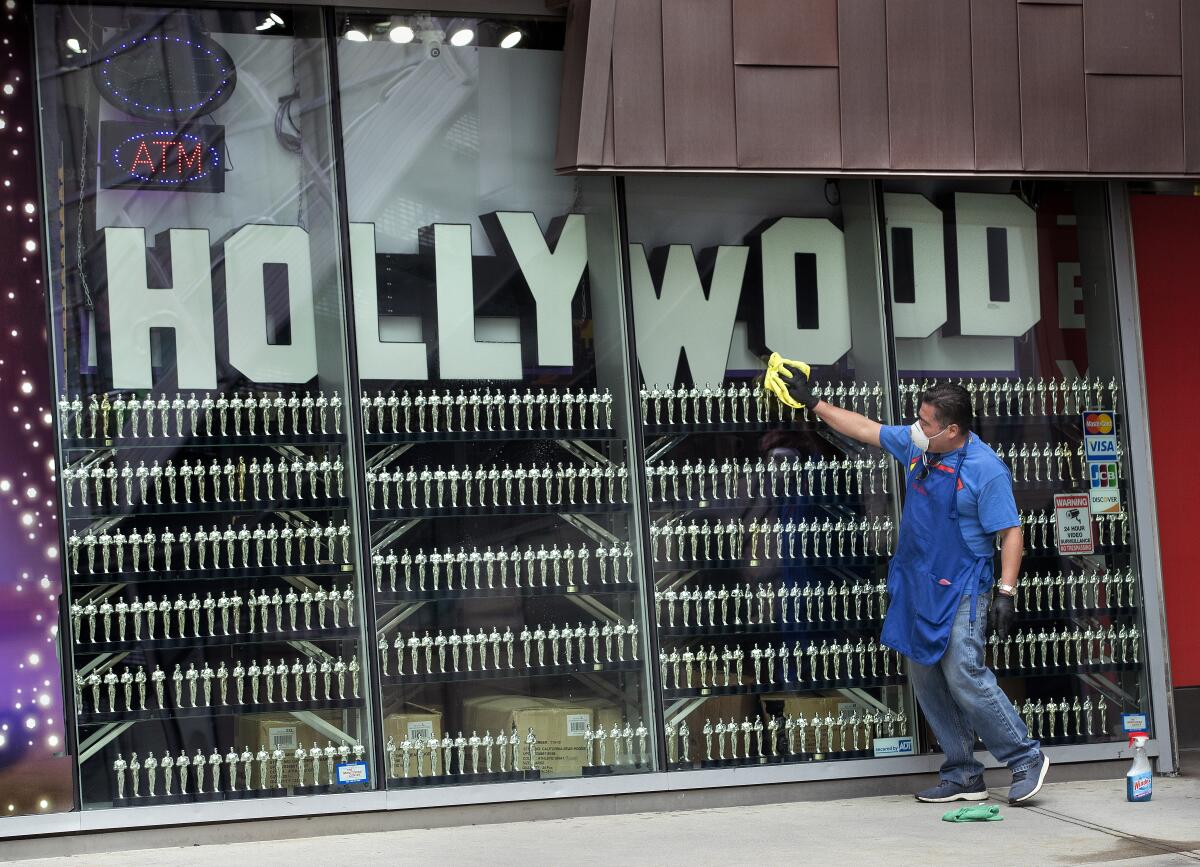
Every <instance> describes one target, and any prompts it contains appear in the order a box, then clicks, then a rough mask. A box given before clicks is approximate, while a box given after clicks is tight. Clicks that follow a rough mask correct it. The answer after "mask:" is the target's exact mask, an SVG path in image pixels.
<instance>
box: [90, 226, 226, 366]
mask: <svg viewBox="0 0 1200 867" xmlns="http://www.w3.org/2000/svg"><path fill="white" fill-rule="evenodd" d="M160 237H161V236H160ZM169 239H170V241H169V243H170V251H171V283H172V286H171V288H169V289H151V288H149V283H148V281H147V279H146V230H145V229H131V228H109V229H105V230H104V251H105V253H104V258H105V266H106V268H107V272H108V319H109V328H110V334H109V339H110V340H111V342H112V368H113V371H112V373H113V387H114V388H150V387H152V386H153V384H154V383H153V374H152V371H151V367H150V329H151V328H173V329H175V359H176V364H177V368H178V373H177V379H178V381H179V387H180V388H202V389H215V388H216V387H217V347H216V339H215V338H214V336H213V300H212V275H211V273H210V270H209V269H210V265H209V257H208V232H207V231H206V230H204V229H171V230H170V232H169Z"/></svg>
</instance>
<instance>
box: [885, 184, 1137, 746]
mask: <svg viewBox="0 0 1200 867" xmlns="http://www.w3.org/2000/svg"><path fill="white" fill-rule="evenodd" d="M885 190H886V192H885V194H884V210H885V217H886V226H887V232H886V235H887V244H888V253H889V267H890V269H891V278H892V280H891V283H892V293H893V297H892V298H891V299H890V300H891V311H892V319H893V322H894V330H895V336H896V355H897V359H898V365H899V375H900V411H901V418H902V420H904V421H905V422H910V421H912V420H913V419H914V418H915V417H916V413H917V409H918V403H919V401H920V396H921V394H922V392H923V391H924V389H925V388H927V387H929V386H930V385H931V384H933V383H935V382H945V381H950V382H956V383H960V384H962V385H963V386H964V387H965V388H966V389H967V391H968V393H969V395H970V396H971V400H972V402H973V410H974V415H975V424H974V436H975V439H976V440H977V441H981V442H982V443H984V444H986V446H990V447H991V448H992V449H994V450H995V452H996V454H997V455H998V456H999V457H1000V458H1001V460H1003V461H1004V462H1005V463H1006V464H1007V465H1008V468H1009V470H1010V473H1011V479H1012V485H1013V491H1014V494H1015V498H1016V505H1017V508H1018V510H1019V518H1020V521H1021V524H1022V527H1023V530H1024V545H1025V551H1024V559H1023V561H1022V564H1021V573H1020V581H1019V592H1018V595H1017V598H1016V608H1017V622H1016V623H1015V625H1014V627H1013V630H1012V633H1011V634H1010V636H1009V638H1008V639H1007V640H1006V641H1000V640H999V639H998V638H997V637H996V636H994V635H993V636H991V638H990V640H989V642H988V647H987V661H988V663H989V664H990V666H991V668H992V669H993V670H994V671H995V673H996V675H997V677H998V678H999V681H1000V685H1001V687H1002V689H1003V690H1004V692H1005V694H1006V695H1007V696H1008V697H1009V699H1010V700H1011V701H1012V702H1013V705H1014V707H1015V708H1016V710H1017V713H1018V714H1019V715H1020V716H1021V718H1022V719H1023V720H1024V721H1025V723H1026V724H1027V726H1028V727H1029V729H1030V731H1031V734H1032V736H1033V737H1034V738H1035V739H1040V740H1041V742H1042V743H1043V744H1047V743H1048V744H1066V743H1083V742H1088V741H1104V740H1123V739H1124V738H1125V735H1124V733H1123V726H1122V716H1121V715H1122V714H1127V713H1128V714H1147V715H1148V714H1149V709H1150V706H1149V701H1148V692H1147V686H1146V681H1145V679H1144V678H1143V676H1142V667H1141V661H1142V659H1143V658H1144V657H1143V651H1142V637H1143V635H1144V624H1142V622H1141V616H1140V613H1139V603H1140V599H1139V597H1138V594H1137V592H1136V591H1135V587H1137V586H1138V576H1137V559H1136V556H1135V554H1136V549H1135V546H1134V544H1133V542H1134V540H1132V539H1131V534H1130V521H1129V517H1130V512H1129V511H1128V508H1129V503H1130V491H1129V486H1128V481H1129V479H1128V467H1127V466H1126V463H1125V460H1124V455H1126V454H1128V449H1127V448H1126V445H1125V444H1126V436H1125V431H1124V430H1123V419H1122V418H1121V391H1122V384H1121V364H1120V354H1119V345H1118V337H1117V322H1116V314H1115V301H1114V292H1113V281H1112V276H1111V273H1110V265H1109V258H1108V255H1107V254H1106V253H1105V252H1104V249H1105V247H1104V246H1103V245H1102V244H1098V239H1102V238H1103V237H1104V236H1105V234H1106V233H1107V231H1108V225H1107V218H1106V215H1105V209H1104V201H1103V188H1102V187H1101V186H1100V185H1098V184H1087V183H1083V184H1063V183H1048V182H1041V181H1039V182H1037V183H1032V184H1031V183H1017V182H1012V181H1008V180H996V181H986V182H985V181H981V182H975V183H965V182H962V181H954V182H951V181H946V180H941V181H935V180H924V181H889V182H888V184H887V185H886V186H885ZM964 481H965V482H966V483H967V485H968V487H969V486H970V483H971V478H970V477H969V476H964ZM999 563H1000V561H999V557H997V559H996V564H995V568H994V570H993V571H994V572H995V575H996V576H999V575H1000V565H999ZM1132 722H1133V724H1135V725H1138V724H1139V723H1143V722H1148V720H1144V721H1139V720H1136V719H1135V720H1133V721H1132Z"/></svg>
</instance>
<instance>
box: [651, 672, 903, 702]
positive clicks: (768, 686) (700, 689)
mask: <svg viewBox="0 0 1200 867" xmlns="http://www.w3.org/2000/svg"><path fill="white" fill-rule="evenodd" d="M907 682H908V678H907V677H906V676H905V675H902V674H893V675H890V676H881V677H867V678H863V677H855V678H842V679H841V680H813V679H811V678H810V679H808V680H804V681H800V682H797V681H795V680H792V681H782V680H777V681H774V682H772V683H760V684H742V685H740V686H737V685H734V686H697V687H691V688H688V687H681V688H679V689H666V688H664V689H663V698H664V700H666V701H674V700H675V699H681V698H707V697H709V696H718V695H761V694H763V693H777V692H782V693H792V694H795V695H804V694H807V693H811V692H819V691H821V690H827V689H874V688H876V687H883V686H901V685H903V684H905V683H907Z"/></svg>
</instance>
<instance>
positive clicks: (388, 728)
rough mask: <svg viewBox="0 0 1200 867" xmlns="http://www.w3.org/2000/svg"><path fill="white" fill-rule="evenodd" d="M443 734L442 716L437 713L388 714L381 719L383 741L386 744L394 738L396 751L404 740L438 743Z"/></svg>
mask: <svg viewBox="0 0 1200 867" xmlns="http://www.w3.org/2000/svg"><path fill="white" fill-rule="evenodd" d="M443 734H444V732H443V730H442V715H441V714H440V713H438V712H437V711H428V712H426V713H390V714H388V715H387V716H385V717H384V718H383V741H384V743H387V739H388V738H389V737H390V738H394V739H395V741H396V744H397V749H398V748H399V744H400V742H401V741H402V740H404V739H405V738H408V739H409V740H417V739H418V738H425V739H429V738H433V739H436V740H439V741H440V740H441V739H442V735H443Z"/></svg>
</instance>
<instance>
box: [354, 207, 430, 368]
mask: <svg viewBox="0 0 1200 867" xmlns="http://www.w3.org/2000/svg"><path fill="white" fill-rule="evenodd" d="M350 279H351V282H352V283H353V284H354V332H355V340H356V341H357V343H358V373H359V376H360V377H361V378H362V379H429V361H428V357H427V353H426V349H425V344H424V343H397V342H394V341H385V340H382V339H381V338H380V335H379V284H378V281H377V279H376V275H375V226H374V225H373V224H372V223H351V224H350Z"/></svg>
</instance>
